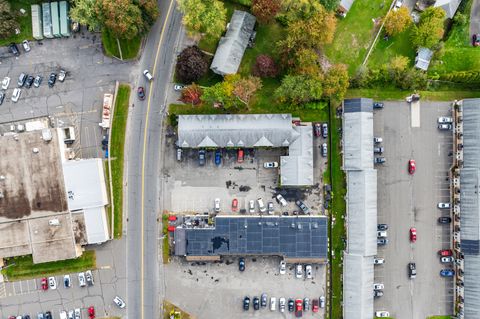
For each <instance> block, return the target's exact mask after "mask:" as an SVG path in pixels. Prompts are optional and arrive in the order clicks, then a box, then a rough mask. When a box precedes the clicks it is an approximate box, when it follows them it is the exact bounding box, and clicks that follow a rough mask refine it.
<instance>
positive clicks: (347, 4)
mask: <svg viewBox="0 0 480 319" xmlns="http://www.w3.org/2000/svg"><path fill="white" fill-rule="evenodd" d="M354 2H355V0H341V1H340V4H339V5H338V8H337V12H338V13H340V14H341V15H342V16H346V15H347V12H348V11H349V10H350V8H351V7H352V5H353V3H354Z"/></svg>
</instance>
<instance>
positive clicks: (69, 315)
mask: <svg viewBox="0 0 480 319" xmlns="http://www.w3.org/2000/svg"><path fill="white" fill-rule="evenodd" d="M68 319H75V317H74V315H73V310H69V311H68Z"/></svg>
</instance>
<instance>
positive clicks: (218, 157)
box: [215, 150, 222, 166]
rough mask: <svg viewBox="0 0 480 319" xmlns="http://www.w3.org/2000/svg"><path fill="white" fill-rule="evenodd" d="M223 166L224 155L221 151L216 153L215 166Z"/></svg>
mask: <svg viewBox="0 0 480 319" xmlns="http://www.w3.org/2000/svg"><path fill="white" fill-rule="evenodd" d="M220 164H222V153H221V152H220V150H216V151H215V165H217V166H219V165H220Z"/></svg>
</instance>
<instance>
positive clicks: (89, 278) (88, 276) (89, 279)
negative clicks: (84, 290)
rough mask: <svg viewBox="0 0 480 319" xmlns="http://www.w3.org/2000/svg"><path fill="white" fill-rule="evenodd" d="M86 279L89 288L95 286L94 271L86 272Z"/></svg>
mask: <svg viewBox="0 0 480 319" xmlns="http://www.w3.org/2000/svg"><path fill="white" fill-rule="evenodd" d="M85 279H86V280H87V285H89V286H93V285H94V282H93V274H92V271H91V270H87V271H86V272H85Z"/></svg>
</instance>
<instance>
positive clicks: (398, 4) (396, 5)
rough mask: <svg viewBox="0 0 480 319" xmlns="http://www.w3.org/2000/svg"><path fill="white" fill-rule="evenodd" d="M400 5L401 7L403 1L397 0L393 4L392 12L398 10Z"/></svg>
mask: <svg viewBox="0 0 480 319" xmlns="http://www.w3.org/2000/svg"><path fill="white" fill-rule="evenodd" d="M402 5H403V0H397V1H396V2H395V7H394V8H393V10H397V9H400V8H401V6H402Z"/></svg>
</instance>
